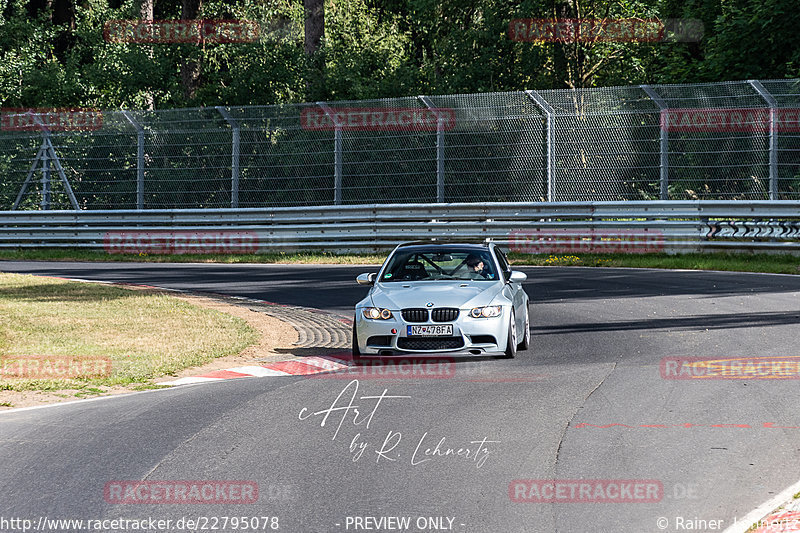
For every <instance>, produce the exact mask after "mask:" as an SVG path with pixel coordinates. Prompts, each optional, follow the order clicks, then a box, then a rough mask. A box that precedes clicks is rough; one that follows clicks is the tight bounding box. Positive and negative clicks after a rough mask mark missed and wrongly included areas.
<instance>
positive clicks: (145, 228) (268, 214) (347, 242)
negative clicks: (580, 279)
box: [0, 201, 800, 253]
mask: <svg viewBox="0 0 800 533" xmlns="http://www.w3.org/2000/svg"><path fill="white" fill-rule="evenodd" d="M430 239H438V240H450V239H457V240H466V241H484V240H487V239H491V240H493V241H495V242H497V243H500V244H503V245H506V246H507V247H509V248H510V249H511V250H512V251H518V252H523V253H560V252H602V251H608V252H626V253H635V252H650V251H665V252H669V253H680V252H692V251H713V250H729V251H730V250H742V251H770V252H776V251H777V252H780V251H785V252H800V202H798V201H761V202H759V201H746V202H745V201H642V202H636V201H628V202H577V203H484V204H471V203H458V204H455V203H454V204H396V205H355V206H327V207H302V208H294V207H290V208H265V209H253V208H249V209H197V210H141V211H137V210H129V211H124V210H114V211H16V212H0V248H6V249H8V248H45V247H52V248H86V249H99V250H102V249H105V250H107V251H109V252H111V253H123V252H124V253H198V252H199V253H202V252H204V251H207V252H214V253H220V252H222V253H228V252H230V253H253V252H257V253H266V252H277V251H287V252H289V251H297V250H327V251H334V252H370V251H382V250H386V249H389V248H391V247H393V246H394V245H395V244H397V243H398V242H403V241H410V240H430Z"/></svg>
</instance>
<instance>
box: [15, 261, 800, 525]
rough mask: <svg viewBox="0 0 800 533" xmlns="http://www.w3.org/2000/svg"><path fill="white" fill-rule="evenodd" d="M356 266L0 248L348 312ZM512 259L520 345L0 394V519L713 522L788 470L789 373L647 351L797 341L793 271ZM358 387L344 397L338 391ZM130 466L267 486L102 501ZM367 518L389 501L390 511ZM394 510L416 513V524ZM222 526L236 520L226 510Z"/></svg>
mask: <svg viewBox="0 0 800 533" xmlns="http://www.w3.org/2000/svg"><path fill="white" fill-rule="evenodd" d="M370 270H374V269H370V268H369V267H364V266H355V267H351V266H319V265H309V266H282V265H208V264H203V265H199V264H192V265H178V264H171V265H165V264H131V263H115V264H96V263H91V264H90V263H85V264H84V263H36V262H30V263H15V262H3V263H0V271H5V272H21V273H35V274H46V275H54V276H65V277H79V278H85V279H97V280H108V281H125V282H134V283H143V284H152V285H158V286H165V287H173V288H181V289H191V290H198V291H213V292H220V293H225V294H230V295H242V296H250V297H254V298H259V299H264V300H268V301H272V302H278V303H284V304H296V305H305V306H308V307H318V308H321V309H325V310H329V311H333V312H336V313H340V314H342V315H347V316H350V315H351V314H352V306H353V304H354V303H355V302H356V301H357V300H359V299H360V298H361V297H362V296H363V294H365V292H366V290H365V289H364V288H361V287H359V286H357V285H356V284H355V281H354V278H355V276H356V275H357V274H359V273H361V272H365V271H370ZM522 270H523V271H524V272H526V273H527V274H528V282H527V284H526V290H527V292H528V294H529V295H530V296H531V299H532V302H533V303H532V305H531V320H532V331H533V340H532V342H533V347H532V349H531V350H529V351H527V352H521V353H520V354H519V355H518V356H517V358H516V359H513V360H503V359H496V360H493V359H488V360H460V361H457V362H456V363H455V365H454V367H452V368H453V370H452V371H450V372H449V373H447V374H446V375H443V374H440V375H438V376H429V377H422V378H415V379H406V378H403V377H399V378H391V379H386V378H383V379H377V378H376V377H375V376H371V377H367V376H365V377H364V378H363V379H360V380H359V381H358V382H357V383H353V382H351V380H350V379H339V378H337V377H336V376H332V375H325V376H322V377H315V378H314V377H312V378H294V377H291V378H254V379H233V380H227V381H221V382H215V383H208V384H200V385H191V386H183V387H177V388H172V389H168V390H161V391H155V392H146V393H141V394H134V395H128V396H124V397H116V398H111V399H101V400H98V401H88V402H81V403H74V404H70V405H64V406H57V407H50V408H44V409H35V410H27V411H19V412H8V413H0V472H2V476H0V517H3V518H6V519H8V518H10V517H18V518H27V519H30V520H33V524H34V525H36V524H37V523H38V520H39V517H47V518H48V519H55V518H60V519H70V518H72V519H83V520H88V519H92V520H96V519H113V518H126V519H133V518H148V517H151V518H154V519H156V520H158V519H161V520H167V519H170V520H172V521H173V522H172V523H173V524H175V523H177V521H178V520H179V519H181V518H182V517H186V518H189V519H197V518H198V517H209V519H212V518H213V517H218V520H219V517H224V516H228V517H233V516H236V517H267V516H268V517H277V518H278V521H277V522H269V521H268V522H267V524H268V527H267V529H266V530H272V529H271V527H272V526H273V525H276V526H278V527H279V530H280V531H287V532H298V533H316V532H320V533H322V532H338V531H455V532H470V533H473V532H476V533H483V532H487V533H490V532H491V533H494V532H526V533H527V532H554V531H561V532H587V533H588V532H637V533H639V532H657V531H684V530H687V527H686V525H687V524H692V522H691V521H697V522H694V524H699V523H700V522H699V521H701V520H704V521H706V525H708V523H709V522H710V521H714V520H716V521H722V522H721V523H720V524H719V526H720V527H719V528H717V527H716V526H715V527H696V528H693V530H700V531H715V530H722V529H724V528H725V527H727V526H730V525H731V524H732V523H733V520H734V518H735V517H737V516H738V517H741V516H743V515H744V514H746V513H748V512H749V511H750V510H752V509H753V508H754V507H756V506H757V505H759V504H761V503H762V502H764V501H765V500H767V499H769V498H770V497H771V496H772V495H774V494H776V493H777V492H780V491H781V490H783V489H784V488H785V487H787V486H789V485H790V484H792V483H794V482H796V481H797V480H798V479H800V469H798V468H797V465H798V464H800V394H798V381H797V380H792V379H747V380H742V379H720V380H699V379H689V380H677V379H665V378H663V377H662V373H661V367H660V362H661V360H662V358H665V357H719V358H726V357H757V356H798V355H800V349H799V348H798V344H800V343H799V342H798V340H797V339H798V337H799V336H800V335H798V333H800V328H798V323H800V300H799V299H798V295H800V278H795V277H790V276H775V275H754V274H734V273H714V272H675V271H654V270H622V269H584V268H552V267H550V268H522ZM356 389H357V390H356ZM384 391H385V392H384ZM351 399H352V405H353V406H358V409H359V412H358V413H355V412H353V410H352V409H350V410H345V409H340V410H335V409H332V408H333V407H334V406H336V407H339V408H343V407H344V406H346V405H348V404H350V400H351ZM337 400H338V401H337ZM326 410H327V411H326ZM315 413H318V414H315ZM326 414H327V415H328V417H327V419H326V416H325V415H326ZM598 426H605V427H598ZM437 445H438V446H439V448H438V452H437ZM448 448H451V449H454V450H457V449H459V448H462V449H463V448H466V449H469V452H468V453H467V452H464V451H463V450H462V454H461V455H456V454H454V453H452V454H449V455H445V454H444V452H445V450H446V449H448ZM426 451H427V452H426ZM439 452H441V453H439ZM142 479H147V480H150V481H155V480H159V481H164V480H246V481H251V482H256V483H257V484H258V489H259V498H258V501H257V502H256V503H250V504H231V503H214V504H193V505H187V504H160V505H148V504H111V503H108V502H106V500H105V499H104V487H106V486H107V484H109V483H113V482H115V481H119V480H142ZM520 479H522V480H552V479H556V480H578V479H583V480H639V481H640V482H641V483H645V484H650V485H649V486H652V485H653V484H655V485H657V486H658V487H660V489H659V492H658V497H656V498H651V499H650V500H647V499H646V498H640V497H639V496H635V497H631V498H628V500H627V501H625V502H619V501H617V502H607V503H599V502H597V501H591V502H589V503H586V502H585V501H584V502H567V501H564V500H565V498H564V494H563V493H562V494H561V495H559V496H558V497H557V498H555V497H554V499H557V500H558V501H557V502H556V503H541V502H517V501H512V497H513V496H515V492H514V487H515V486H516V485H514V484H513V483H512V482H513V481H514V480H520ZM565 483H567V481H565ZM593 483H594V482H593ZM612 484H613V482H611V481H604V482H600V484H597V483H594V484H593V485H592V486H593V487H597V486H601V487H603V488H604V489H608V490H610V486H611V485H612ZM623 484H624V483H623ZM531 485H533V484H529V485H525V486H526V487H528V486H531ZM616 486H619V483H618V484H617V485H616ZM510 487H511V491H510ZM562 488H563V487H562ZM568 493H569V490H567V494H568ZM594 497H596V496H594ZM567 499H568V498H567ZM365 517H372V518H374V519H375V520H380V519H381V518H383V519H384V522H381V523H380V526H383V527H380V526H379V525H378V522H374V521H372V519H371V518H370V519H365ZM388 517H408V518H409V519H410V522H409V526H408V527H407V528H405V529H403V527H402V526H401V525H400V523H396V522H394V521H385V520H387V518H388ZM440 517H441V518H440ZM664 518H665V519H666V522H664V521H663V520H662V521H659V519H664ZM185 524H186V522H185V520H184V522H183V523H182V525H183V526H184V529H180V528H179V527H176V526H174V525H173V526H171V527H170V528H168V529H167V530H169V531H181V530H184V531H189V530H201V531H202V530H207V531H208V530H210V529H208V527H210V525H211V522H207V523H206V525H207V527H206V529H203V528H202V527H201V526H202V524H195V527H194V528H188V527H185ZM263 524H264V521H263V520H262V521H261V523H260V524H259V527H258V530H264V529H262V527H261V526H262V525H263ZM664 525H666V526H667V527H665V528H662V527H660V526H664ZM240 526H241V524H240ZM0 529H2V528H0ZM234 529H236V530H239V531H242V530H245V529H242V528H241V527H240V528H233V527H230V525H229V526H228V527H227V529H225V530H226V531H234ZM6 530H12V529H10V528H9V529H3V531H6ZM51 530H53V531H59V530H58V529H51ZM72 530H75V529H72ZM109 530H113V529H109ZM155 530H156V529H154V530H153V531H155ZM218 530H219V529H218ZM61 531H65V529H62V530H61ZM251 531H252V529H251Z"/></svg>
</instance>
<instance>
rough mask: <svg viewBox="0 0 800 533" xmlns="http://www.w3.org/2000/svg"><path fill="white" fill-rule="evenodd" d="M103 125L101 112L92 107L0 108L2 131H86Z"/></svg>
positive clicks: (97, 128)
mask: <svg viewBox="0 0 800 533" xmlns="http://www.w3.org/2000/svg"><path fill="white" fill-rule="evenodd" d="M102 127H103V112H102V111H100V110H99V109H93V108H74V107H73V108H66V107H58V108H56V107H53V108H35V109H34V108H11V107H6V108H3V109H2V110H0V129H2V130H4V131H42V130H48V131H86V130H99V129H100V128H102Z"/></svg>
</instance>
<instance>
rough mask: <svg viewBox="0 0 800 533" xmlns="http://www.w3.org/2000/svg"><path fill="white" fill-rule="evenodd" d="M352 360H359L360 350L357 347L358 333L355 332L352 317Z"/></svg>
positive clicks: (354, 322)
mask: <svg viewBox="0 0 800 533" xmlns="http://www.w3.org/2000/svg"><path fill="white" fill-rule="evenodd" d="M352 351H353V362H354V363H358V362H360V361H361V350H359V349H358V334H357V333H356V320H355V318H353V349H352Z"/></svg>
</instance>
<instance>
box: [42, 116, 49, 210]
mask: <svg viewBox="0 0 800 533" xmlns="http://www.w3.org/2000/svg"><path fill="white" fill-rule="evenodd" d="M45 131H46V130H45ZM42 135H43V136H44V137H45V139H46V140H45V141H44V144H45V145H46V144H47V141H48V140H49V138H50V135H49V134H47V133H45V132H44V131H43V132H42ZM49 156H50V154H49V153H48V150H45V151H44V152H43V153H42V211H47V210H48V209H50V157H49Z"/></svg>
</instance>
